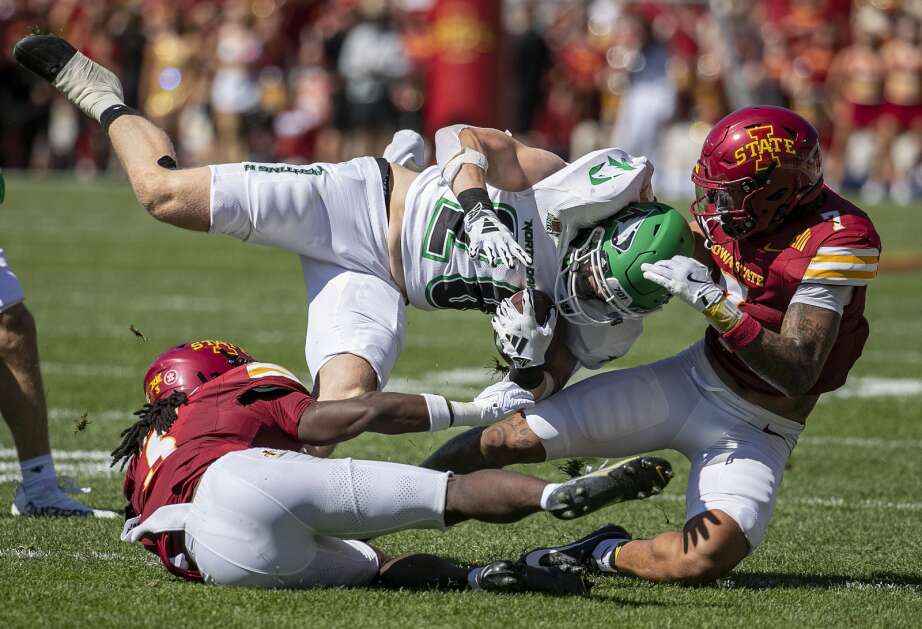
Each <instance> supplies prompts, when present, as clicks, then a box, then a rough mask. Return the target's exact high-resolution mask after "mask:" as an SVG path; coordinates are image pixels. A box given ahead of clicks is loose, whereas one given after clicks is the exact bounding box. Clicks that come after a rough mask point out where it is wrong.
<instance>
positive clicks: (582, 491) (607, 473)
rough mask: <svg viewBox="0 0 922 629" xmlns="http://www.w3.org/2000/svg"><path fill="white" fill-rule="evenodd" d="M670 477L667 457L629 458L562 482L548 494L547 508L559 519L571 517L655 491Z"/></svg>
mask: <svg viewBox="0 0 922 629" xmlns="http://www.w3.org/2000/svg"><path fill="white" fill-rule="evenodd" d="M671 478H672V466H671V465H670V464H669V461H667V460H666V459H661V458H659V457H655V456H642V457H637V458H633V459H628V460H627V461H622V462H621V463H616V464H614V465H609V466H607V467H603V468H600V469H598V470H596V471H594V472H590V473H589V474H585V475H583V476H578V477H577V478H573V479H571V480H568V481H567V482H565V483H562V484H561V486H560V487H558V488H557V489H555V490H554V491H553V492H551V495H550V496H548V508H547V510H548V511H549V512H550V513H551V514H552V515H553V516H554V517H557V518H560V519H561V520H572V519H574V518H579V517H582V516H584V515H586V514H588V513H592V512H593V511H596V510H598V509H600V508H602V507H604V506H606V505H609V504H614V503H616V502H625V501H627V500H639V499H642V498H647V497H648V496H652V495H654V494H658V493H660V492H661V491H663V488H664V487H666V485H668V484H669V480H670V479H671Z"/></svg>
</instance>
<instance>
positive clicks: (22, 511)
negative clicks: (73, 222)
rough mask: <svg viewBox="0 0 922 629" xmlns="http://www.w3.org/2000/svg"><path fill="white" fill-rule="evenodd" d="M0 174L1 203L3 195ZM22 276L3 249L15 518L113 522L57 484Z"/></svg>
mask: <svg viewBox="0 0 922 629" xmlns="http://www.w3.org/2000/svg"><path fill="white" fill-rule="evenodd" d="M4 187H5V186H4V181H3V175H2V174H0V203H3V197H4V192H5V190H4ZM24 299H25V293H24V292H23V290H22V285H21V284H20V283H19V278H18V277H16V274H15V273H13V270H12V269H10V267H9V265H8V264H7V262H6V256H5V255H4V253H3V249H0V414H2V415H3V419H5V420H6V424H7V426H9V427H10V432H11V433H12V434H13V441H14V442H15V444H16V454H17V456H18V457H19V466H20V469H21V470H22V482H21V483H19V485H18V486H17V487H16V495H15V497H14V498H13V506H12V507H11V508H10V512H11V513H12V514H13V515H25V516H54V517H70V516H78V517H98V518H114V517H115V516H116V514H115V512H113V511H104V510H102V509H91V508H90V507H87V506H86V505H83V504H81V503H79V502H77V501H76V500H74V499H73V498H72V497H71V496H69V495H68V492H67V491H65V490H64V489H62V488H61V487H60V486H59V485H58V476H57V474H56V472H55V469H54V460H53V459H52V458H51V445H50V443H49V441H48V409H47V406H46V404H45V391H44V387H43V386H42V373H41V371H40V370H39V366H38V340H37V336H36V329H35V319H34V318H33V317H32V313H31V312H29V309H28V308H26V305H25V303H23V301H24Z"/></svg>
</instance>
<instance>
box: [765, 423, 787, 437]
mask: <svg viewBox="0 0 922 629" xmlns="http://www.w3.org/2000/svg"><path fill="white" fill-rule="evenodd" d="M762 432H764V433H767V434H769V435H774V436H776V437H781V438H782V439H784V435H779V434H778V433H777V432H775V431H774V430H772V429H771V428H769V427H768V424H765V428H763V429H762Z"/></svg>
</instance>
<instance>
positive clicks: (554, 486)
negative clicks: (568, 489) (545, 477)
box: [541, 483, 563, 511]
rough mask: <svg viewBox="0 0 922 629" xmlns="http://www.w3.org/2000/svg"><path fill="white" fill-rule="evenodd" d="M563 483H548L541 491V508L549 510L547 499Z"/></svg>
mask: <svg viewBox="0 0 922 629" xmlns="http://www.w3.org/2000/svg"><path fill="white" fill-rule="evenodd" d="M561 485H563V483H548V484H547V485H545V486H544V491H542V492H541V508H542V509H544V510H545V511H547V501H548V500H549V499H550V497H551V492H553V491H554V490H555V489H557V488H558V487H560V486H561Z"/></svg>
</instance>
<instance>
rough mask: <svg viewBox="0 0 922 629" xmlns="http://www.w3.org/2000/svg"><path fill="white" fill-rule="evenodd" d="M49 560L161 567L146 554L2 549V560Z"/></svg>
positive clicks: (29, 547)
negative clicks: (61, 559) (64, 559)
mask: <svg viewBox="0 0 922 629" xmlns="http://www.w3.org/2000/svg"><path fill="white" fill-rule="evenodd" d="M47 558H66V559H74V560H77V561H81V562H82V561H88V560H89V561H117V562H119V563H125V562H131V563H142V564H148V565H159V563H160V562H159V561H158V560H157V559H156V558H155V557H154V556H153V555H148V554H147V553H145V554H144V555H137V554H133V555H122V554H120V553H113V552H104V551H98V550H89V551H85V552H76V551H70V552H69V551H61V550H43V549H41V548H35V547H33V546H16V547H14V548H0V559H47Z"/></svg>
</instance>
